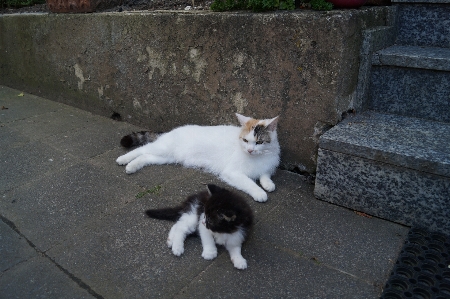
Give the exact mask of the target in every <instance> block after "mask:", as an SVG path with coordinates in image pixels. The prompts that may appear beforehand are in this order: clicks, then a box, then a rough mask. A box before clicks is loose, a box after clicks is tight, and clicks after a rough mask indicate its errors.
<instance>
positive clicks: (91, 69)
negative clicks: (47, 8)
mask: <svg viewBox="0 0 450 299" xmlns="http://www.w3.org/2000/svg"><path fill="white" fill-rule="evenodd" d="M389 11H390V8H389V7H371V8H362V9H358V10H353V9H352V10H335V11H331V12H327V13H324V12H317V11H301V10H300V11H295V12H275V13H268V14H253V13H220V14H219V13H212V12H179V11H177V12H167V11H166V12H135V13H104V14H80V15H57V14H37V15H3V16H0V32H1V37H0V84H4V85H7V86H10V87H14V88H17V89H21V90H24V91H27V92H30V93H34V94H37V95H44V96H46V97H47V98H49V99H52V100H56V101H60V102H64V103H66V104H70V105H73V106H76V107H79V108H82V109H85V110H89V111H91V112H94V113H98V114H101V115H104V116H111V114H112V113H113V112H117V113H119V114H120V115H121V116H122V117H123V118H124V119H125V120H127V121H129V122H131V123H133V124H137V125H140V126H144V127H147V128H149V129H151V130H155V131H166V130H170V129H172V128H173V127H175V126H179V125H183V124H187V123H196V124H204V125H209V124H214V125H215V124H228V123H233V124H236V123H237V121H236V120H235V117H234V113H235V112H239V113H243V114H246V115H250V116H254V117H258V118H263V117H265V118H267V117H274V116H276V115H281V118H280V123H279V138H280V143H281V145H282V162H283V165H284V166H286V167H295V166H297V167H298V168H299V169H300V170H306V171H309V172H314V171H315V166H316V157H317V143H318V137H319V135H320V134H321V133H322V132H323V131H324V130H325V129H327V128H329V127H331V126H333V125H335V124H336V123H337V122H338V121H339V120H340V118H341V114H342V112H343V111H347V110H348V109H350V108H353V107H354V97H355V90H356V85H357V77H358V69H359V53H360V48H361V43H362V31H363V30H364V29H366V28H368V27H373V26H383V25H385V24H386V19H387V16H388V15H389Z"/></svg>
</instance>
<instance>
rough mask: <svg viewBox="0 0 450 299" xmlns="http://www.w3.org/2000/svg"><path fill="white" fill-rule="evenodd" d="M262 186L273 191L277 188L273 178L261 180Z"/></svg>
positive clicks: (268, 190)
mask: <svg viewBox="0 0 450 299" xmlns="http://www.w3.org/2000/svg"><path fill="white" fill-rule="evenodd" d="M260 184H261V187H263V188H264V190H266V191H267V192H272V191H273V190H275V184H274V183H273V182H272V181H271V180H261V181H260Z"/></svg>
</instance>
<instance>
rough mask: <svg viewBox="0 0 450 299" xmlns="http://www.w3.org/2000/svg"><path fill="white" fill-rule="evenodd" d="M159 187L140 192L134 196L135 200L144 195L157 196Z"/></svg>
mask: <svg viewBox="0 0 450 299" xmlns="http://www.w3.org/2000/svg"><path fill="white" fill-rule="evenodd" d="M161 188H162V187H161V185H158V186H155V187H153V188H151V189H147V190H145V191H142V192H139V193H138V194H136V196H135V197H136V198H141V197H144V196H145V195H146V194H150V193H151V194H156V195H158V194H159V192H160V191H161Z"/></svg>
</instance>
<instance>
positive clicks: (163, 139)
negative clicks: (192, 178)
mask: <svg viewBox="0 0 450 299" xmlns="http://www.w3.org/2000/svg"><path fill="white" fill-rule="evenodd" d="M236 116H237V118H238V120H239V122H240V124H241V127H236V126H225V125H224V126H196V125H186V126H183V127H179V128H176V129H174V130H172V131H170V132H167V133H163V134H155V133H149V132H145V131H144V132H139V133H133V134H130V135H127V136H124V137H123V138H122V140H121V144H122V145H123V146H125V147H132V146H136V145H142V146H140V147H138V148H136V149H134V150H132V151H130V152H129V153H127V154H125V155H122V156H120V157H119V158H117V160H116V162H117V163H118V164H119V165H127V166H126V168H125V170H126V172H127V173H134V172H136V171H138V170H139V169H141V168H142V167H144V166H147V165H151V164H168V163H180V164H182V165H184V166H185V167H194V168H201V169H203V170H205V171H207V172H210V173H212V174H215V175H217V176H218V177H219V178H220V179H222V180H223V181H224V182H226V183H227V184H229V185H230V186H233V187H235V188H236V189H239V190H242V191H244V192H246V193H248V194H249V195H250V196H252V197H253V199H254V200H256V201H260V202H264V201H266V200H267V193H266V192H265V191H264V190H266V191H268V192H272V191H274V190H275V184H274V183H273V182H272V180H271V178H270V177H271V175H272V174H273V173H274V172H275V170H276V168H277V166H278V164H279V161H280V146H279V144H278V139H277V131H276V128H277V122H278V116H277V117H275V118H272V119H262V120H256V119H253V118H250V117H246V116H243V115H240V114H237V113H236ZM258 179H259V183H260V185H261V186H262V188H263V189H264V190H263V189H262V188H261V187H259V186H258V185H257V184H256V183H255V181H254V180H258Z"/></svg>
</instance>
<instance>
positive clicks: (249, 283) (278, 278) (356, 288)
mask: <svg viewBox="0 0 450 299" xmlns="http://www.w3.org/2000/svg"><path fill="white" fill-rule="evenodd" d="M243 256H244V257H245V258H247V261H248V263H249V268H248V269H247V270H248V271H242V272H239V271H235V270H234V269H233V268H232V265H230V262H229V257H228V256H227V255H225V254H223V255H221V256H220V257H219V258H218V259H217V260H216V262H215V263H214V265H213V266H212V267H209V268H207V269H206V270H205V271H204V272H202V273H201V274H200V275H199V276H197V277H196V278H195V279H194V280H192V282H191V283H190V284H189V285H188V286H186V287H185V288H184V289H182V290H181V291H180V292H179V293H178V294H177V296H175V297H174V298H348V299H350V298H355V299H360V298H377V297H378V295H377V294H378V290H377V288H376V287H375V286H371V285H368V284H367V283H366V282H364V281H362V280H359V279H356V278H354V277H351V276H349V275H346V274H344V273H342V272H339V271H338V270H336V269H330V268H329V267H327V266H326V265H323V264H320V263H317V262H315V261H313V260H310V259H307V258H304V257H302V256H301V255H298V254H293V253H291V252H289V251H286V250H283V249H280V248H277V247H276V246H274V245H273V244H271V243H266V242H265V241H262V240H255V239H251V240H249V242H248V243H247V247H245V248H244V250H243ZM212 286H214V287H212Z"/></svg>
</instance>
